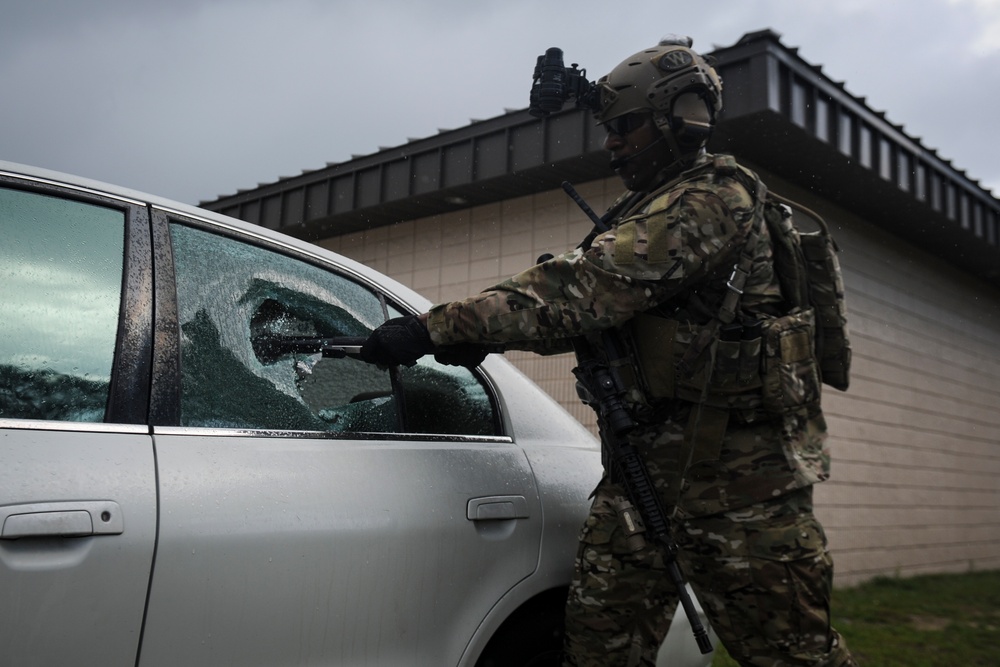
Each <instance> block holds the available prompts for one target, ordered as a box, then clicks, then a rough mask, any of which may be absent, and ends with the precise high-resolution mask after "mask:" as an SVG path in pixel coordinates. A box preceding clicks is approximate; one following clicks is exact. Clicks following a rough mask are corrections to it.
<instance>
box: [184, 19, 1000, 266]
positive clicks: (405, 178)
mask: <svg viewBox="0 0 1000 667" xmlns="http://www.w3.org/2000/svg"><path fill="white" fill-rule="evenodd" d="M711 55H712V56H713V57H714V58H715V59H716V67H717V69H718V71H719V73H720V75H721V76H722V79H723V81H724V82H725V90H726V97H725V104H726V107H725V110H724V111H723V113H722V115H721V117H720V119H719V122H718V125H717V127H716V131H715V134H714V136H713V138H712V142H711V144H710V149H711V150H713V151H718V152H731V153H734V154H735V155H737V156H740V157H742V158H744V159H746V160H748V161H751V162H753V163H756V164H759V165H761V166H763V167H765V168H766V169H767V170H769V171H771V172H773V173H775V174H777V175H778V176H780V177H782V178H784V179H786V180H788V181H790V182H792V183H795V184H796V185H799V186H801V187H803V188H806V189H809V190H811V191H812V192H814V193H816V194H817V195H818V196H822V197H825V198H827V199H830V200H832V201H835V202H837V203H838V204H839V205H840V206H842V207H844V208H846V209H848V210H850V211H851V212H852V213H855V214H856V215H858V216H860V217H862V218H864V219H866V220H869V221H871V222H873V223H875V224H877V225H879V226H880V227H882V228H883V229H885V230H886V231H888V232H890V233H892V234H894V235H897V236H899V237H901V238H903V239H905V240H907V241H909V242H911V243H913V244H915V245H917V246H918V247H921V248H924V249H926V250H928V251H929V252H932V253H933V254H935V255H938V256H940V257H942V258H943V259H945V260H946V261H949V262H951V263H953V264H956V265H957V266H959V267H960V268H962V269H964V270H966V271H970V272H971V273H973V274H974V275H976V276H978V277H980V278H983V279H984V280H987V281H989V282H992V283H993V284H995V285H1000V247H998V244H1000V239H998V236H1000V200H998V199H997V198H995V197H994V196H993V195H992V194H991V193H990V192H988V191H987V190H985V189H984V188H982V187H981V186H980V185H979V184H978V183H977V182H975V181H973V180H971V179H969V178H968V177H967V176H966V174H965V173H964V172H963V171H961V170H959V169H956V168H955V167H954V166H953V165H952V164H951V163H950V162H949V161H947V160H943V159H941V158H940V157H938V155H937V153H936V152H935V151H934V150H931V149H928V148H926V147H924V146H923V145H922V144H921V142H920V140H919V139H916V138H913V137H909V136H907V134H906V133H905V132H904V131H903V129H902V128H901V127H899V126H897V125H894V124H892V123H890V122H889V121H888V120H886V117H885V114H884V113H882V112H878V111H874V110H872V109H871V108H869V107H868V106H867V105H866V103H865V100H864V99H863V98H858V97H854V96H852V95H850V94H849V93H848V92H847V91H846V90H845V88H844V86H843V84H842V83H838V82H835V81H833V80H831V79H830V78H828V77H827V76H826V75H824V74H823V72H822V70H821V68H820V67H818V66H815V65H811V64H810V63H807V62H806V61H804V60H803V59H802V58H801V57H799V55H798V53H797V50H796V49H794V48H789V47H786V46H784V45H783V44H782V43H781V41H780V36H779V35H778V34H777V33H775V32H773V31H770V30H763V31H759V32H754V33H749V34H747V35H744V36H743V37H742V38H741V39H740V40H739V41H738V42H736V43H735V44H734V45H732V46H730V47H725V48H719V49H717V50H716V51H714V52H713V53H712V54H711ZM603 139H604V136H603V131H601V130H600V128H598V127H595V125H594V122H593V120H592V119H591V117H590V115H589V113H587V112H584V111H582V110H577V109H568V110H564V111H562V112H559V113H556V114H553V115H551V116H548V117H546V118H536V117H533V116H531V115H530V114H529V113H528V111H527V109H523V110H518V111H508V112H507V113H505V114H503V115H501V116H497V117H495V118H491V119H488V120H484V121H477V122H473V123H471V124H470V125H468V126H466V127H463V128H460V129H457V130H451V131H446V132H441V133H439V134H437V135H435V136H433V137H428V138H424V139H418V140H413V141H410V142H408V143H406V144H404V145H402V146H397V147H394V148H386V149H382V150H379V151H378V152H377V153H373V154H372V155H367V156H361V157H355V158H354V159H352V160H350V161H348V162H343V163H337V164H330V165H327V166H326V167H324V168H321V169H317V170H314V171H308V172H303V173H302V174H301V175H298V176H293V177H288V178H282V179H280V180H278V181H276V182H274V183H270V184H262V185H260V186H258V187H256V188H254V189H251V190H243V191H240V192H238V193H236V194H234V195H229V196H223V197H219V198H218V199H216V200H213V201H208V202H202V203H201V206H202V207H204V208H207V209H210V210H213V211H219V212H222V213H225V214H228V215H231V216H233V217H236V218H241V219H243V220H247V221H249V222H252V223H255V224H260V225H263V226H265V227H269V228H272V229H279V230H281V231H282V232H285V233H287V234H290V235H292V236H297V237H300V238H303V239H308V240H317V239H321V238H325V237H328V236H332V235H337V234H343V233H347V232H352V231H358V230H363V229H368V228H372V227H378V226H381V225H387V224H392V223H394V222H398V221H401V220H411V219H415V218H421V217H426V216H431V215H436V214H440V213H444V212H448V211H454V210H458V209H463V208H468V207H470V206H476V205H480V204H486V203H490V202H495V201H499V200H503V199H509V198H514V197H520V196H524V195H527V194H531V193H534V192H540V191H543V190H551V189H554V188H557V187H559V184H560V183H561V182H562V181H564V180H569V181H571V182H574V183H582V182H586V181H590V180H594V179H599V178H606V177H609V176H612V175H613V172H611V170H610V168H609V167H608V157H607V154H606V153H605V152H604V150H603V149H602V147H601V145H602V142H603Z"/></svg>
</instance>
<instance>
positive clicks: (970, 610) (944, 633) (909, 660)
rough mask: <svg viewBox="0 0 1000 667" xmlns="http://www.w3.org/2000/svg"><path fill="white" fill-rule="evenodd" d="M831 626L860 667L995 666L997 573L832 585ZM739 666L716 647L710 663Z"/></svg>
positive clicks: (999, 619) (999, 635)
mask: <svg viewBox="0 0 1000 667" xmlns="http://www.w3.org/2000/svg"><path fill="white" fill-rule="evenodd" d="M833 625H834V627H835V628H837V630H838V631H839V632H840V634H841V635H843V636H844V638H845V639H846V641H847V645H848V646H849V647H850V649H851V653H852V654H853V655H854V657H855V658H856V659H857V660H858V662H859V663H860V665H861V667H955V666H957V665H961V666H962V667H975V666H979V665H981V666H983V667H997V666H998V665H1000V571H997V572H972V573H968V574H954V575H953V574H949V575H929V576H922V577H913V578H905V579H903V578H892V579H890V578H878V579H874V580H873V581H871V582H869V583H866V584H864V585H861V586H858V587H856V588H844V589H837V590H835V591H834V594H833ZM736 664H737V663H736V662H735V661H734V660H733V659H732V658H730V657H729V655H728V654H726V651H725V649H723V648H721V647H720V648H719V649H718V650H717V651H716V655H715V659H714V661H713V662H712V667H734V666H735V665H736Z"/></svg>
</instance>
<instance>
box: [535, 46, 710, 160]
mask: <svg viewBox="0 0 1000 667" xmlns="http://www.w3.org/2000/svg"><path fill="white" fill-rule="evenodd" d="M691 44H692V41H691V38H690V37H677V36H670V37H665V38H664V39H662V40H660V43H659V44H657V45H656V46H654V47H652V48H648V49H644V50H643V51H640V52H638V53H636V54H634V55H632V56H630V57H628V58H626V59H625V60H623V61H622V62H621V63H620V64H619V65H618V66H617V67H615V68H614V69H613V70H611V72H609V73H608V74H606V75H605V76H603V77H601V78H600V79H598V80H597V82H593V83H592V82H590V81H588V80H587V71H586V70H584V69H579V67H578V66H577V65H576V64H575V63H574V64H573V65H572V66H571V67H565V66H564V65H563V58H562V51H561V50H559V49H557V48H551V49H548V50H547V51H546V52H545V53H544V54H543V55H540V56H538V61H537V63H536V64H535V73H534V80H533V82H532V85H531V96H530V105H529V111H530V112H531V114H532V115H534V116H539V117H544V116H548V115H549V114H551V113H554V112H556V111H559V110H560V109H562V107H563V105H564V104H565V103H566V102H567V101H568V100H569V99H570V98H573V99H574V102H575V106H576V107H577V108H584V109H590V111H591V112H592V113H593V114H594V118H595V119H596V120H597V122H599V123H606V122H608V121H610V120H613V119H615V118H618V117H620V116H624V115H625V114H629V113H635V112H646V113H650V114H652V116H653V120H654V121H655V123H656V125H657V127H658V128H659V129H660V131H661V132H662V133H663V135H664V136H665V137H666V138H667V140H668V141H671V142H672V143H674V142H676V143H675V149H676V150H677V152H678V153H679V154H680V155H684V154H687V153H691V152H694V151H697V150H699V149H701V148H703V147H704V146H705V144H706V143H707V142H708V138H709V136H711V133H712V129H713V127H714V126H715V122H716V119H717V117H718V115H719V112H720V111H722V80H721V79H720V78H719V75H718V73H717V72H716V71H715V68H714V67H712V65H711V63H710V62H709V61H708V59H706V58H704V57H703V56H701V55H699V54H698V53H697V52H695V51H694V50H692V49H691Z"/></svg>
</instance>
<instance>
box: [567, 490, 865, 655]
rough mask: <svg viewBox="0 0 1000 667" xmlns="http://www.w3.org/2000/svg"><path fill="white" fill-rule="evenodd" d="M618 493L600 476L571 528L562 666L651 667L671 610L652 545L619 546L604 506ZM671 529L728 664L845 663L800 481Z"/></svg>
mask: <svg viewBox="0 0 1000 667" xmlns="http://www.w3.org/2000/svg"><path fill="white" fill-rule="evenodd" d="M621 495H622V489H621V487H619V486H617V485H615V484H612V483H610V482H608V481H607V480H604V481H602V482H601V484H600V485H599V486H598V488H597V491H596V492H595V497H594V503H593V506H592V509H591V513H590V516H589V517H588V519H587V522H586V525H585V526H584V529H583V532H582V534H581V541H580V547H579V552H578V557H577V562H576V574H575V577H574V581H573V584H572V586H571V588H570V594H569V598H568V602H567V616H566V658H565V660H566V662H565V665H567V666H570V667H598V666H600V667H626V666H628V667H633V666H639V665H643V666H653V665H655V664H656V654H657V650H658V648H659V646H660V644H661V642H662V641H663V639H664V636H665V635H666V632H667V629H668V628H669V626H670V622H671V620H672V618H673V615H674V613H675V609H676V608H677V595H676V592H675V590H674V587H673V583H672V582H671V580H670V578H669V577H668V576H667V574H666V572H665V568H664V563H663V558H662V554H661V552H660V550H658V549H656V548H654V547H650V546H646V547H644V548H642V549H640V550H639V551H632V550H631V549H629V547H628V546H627V545H626V543H625V535H624V531H623V530H622V527H621V525H620V520H619V517H618V515H617V513H616V512H615V510H614V509H613V507H614V505H615V503H616V500H617V499H618V498H619V497H620V496H621ZM674 533H675V535H674V539H675V540H676V542H677V543H678V545H679V547H680V551H679V555H678V561H679V563H680V565H681V569H682V570H683V572H684V574H685V576H686V577H687V579H688V581H689V582H690V584H691V586H692V588H693V589H694V590H695V592H696V594H697V597H698V600H699V601H700V602H701V604H702V607H703V608H704V610H705V613H706V614H707V616H708V618H709V621H710V622H711V624H712V629H713V630H714V631H715V633H716V635H717V636H718V638H719V639H720V640H721V642H722V643H723V644H724V645H725V647H726V649H727V651H728V652H729V654H730V655H731V656H732V657H733V658H734V659H735V660H737V661H738V662H739V664H740V665H747V666H749V665H755V666H764V665H768V666H793V665H795V666H798V665H803V666H804V665H812V666H820V665H822V666H823V667H827V666H829V667H847V666H853V665H855V664H856V663H855V662H854V661H853V659H852V657H851V655H850V653H849V652H848V650H847V647H846V646H845V644H844V642H843V640H842V639H841V638H840V636H839V635H838V634H837V632H836V631H835V630H834V629H833V628H832V627H831V626H830V615H829V608H830V590H831V581H832V574H833V566H832V562H831V559H830V556H829V553H828V551H827V549H826V538H825V535H824V534H823V529H822V526H820V524H819V522H817V520H816V519H815V517H814V516H813V512H812V487H811V486H808V487H805V488H801V489H798V490H796V491H793V492H790V493H788V494H786V495H783V496H780V497H778V498H775V499H774V500H772V501H768V502H764V503H759V504H756V505H751V506H748V507H745V508H742V509H738V510H731V511H727V512H723V513H720V514H715V515H712V516H706V517H699V518H693V519H688V520H684V521H680V522H678V523H677V525H676V526H675V527H674ZM678 613H681V614H683V613H684V612H683V610H680V611H679V612H678ZM685 639H688V638H685ZM689 641H690V642H691V643H692V645H693V644H694V638H693V637H690V638H689Z"/></svg>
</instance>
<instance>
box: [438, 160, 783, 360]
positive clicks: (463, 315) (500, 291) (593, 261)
mask: <svg viewBox="0 0 1000 667" xmlns="http://www.w3.org/2000/svg"><path fill="white" fill-rule="evenodd" d="M753 214H754V199H753V194H752V192H751V191H750V188H749V184H748V183H746V181H745V179H744V178H741V172H738V171H737V170H736V168H735V163H734V162H733V161H732V158H729V157H728V156H719V157H713V156H704V157H703V158H702V159H700V160H699V161H698V163H697V164H696V165H695V166H694V167H693V168H692V169H690V170H688V171H687V172H685V173H683V174H681V175H680V176H679V177H677V178H676V179H674V180H673V181H671V182H669V183H667V184H665V185H664V186H662V187H660V188H659V189H658V190H656V191H655V192H654V193H652V194H651V195H649V196H647V197H645V198H644V199H643V200H642V201H640V202H638V203H637V204H636V205H635V206H633V207H632V208H631V209H629V210H626V211H625V212H624V213H623V214H622V215H621V216H620V217H619V219H618V220H616V221H613V222H612V229H611V230H610V231H608V232H605V233H603V234H601V235H599V236H598V237H596V238H595V239H594V241H593V242H592V243H591V245H590V247H589V248H585V249H581V248H577V249H575V250H572V251H570V252H566V253H564V254H561V255H559V256H557V257H553V258H551V259H549V260H548V261H545V262H542V263H541V264H538V265H536V266H533V267H531V268H528V269H526V270H525V271H523V272H521V273H519V274H518V275H516V276H513V277H512V278H509V279H508V280H506V281H504V282H502V283H500V284H498V285H495V286H493V287H491V288H489V289H487V290H486V291H484V292H482V293H481V294H479V295H476V296H473V297H470V298H468V299H465V300H462V301H455V302H452V303H446V304H441V305H438V306H435V307H434V308H433V309H431V311H430V315H429V319H428V329H429V330H430V334H431V339H432V340H433V341H434V342H435V343H436V344H438V345H448V344H452V343H458V342H480V343H503V344H505V345H506V346H507V347H508V348H512V349H514V348H516V349H533V350H537V348H539V347H540V346H539V345H538V343H539V342H543V341H548V342H552V341H558V340H561V339H562V340H564V339H569V338H572V337H576V336H580V335H586V334H588V333H590V332H594V331H599V330H603V329H608V328H611V327H621V326H623V325H625V324H626V323H627V322H628V321H629V320H630V319H631V318H633V317H634V316H635V315H637V314H639V313H647V312H651V311H656V312H659V313H662V314H664V315H665V316H668V317H670V318H672V319H677V320H683V321H692V322H697V323H704V322H706V321H707V320H709V319H710V318H711V316H712V315H713V314H714V311H713V308H715V307H716V305H717V303H718V302H719V301H720V300H721V298H722V295H723V293H724V292H725V289H726V287H725V283H726V279H727V278H728V276H729V272H730V270H731V269H732V266H733V263H734V261H735V259H736V257H737V256H738V255H739V253H740V251H741V250H742V248H743V245H744V243H745V241H746V240H747V237H748V235H749V233H750V230H751V225H752V222H753V217H754V215H753ZM780 300H781V295H780V290H779V288H778V285H777V282H776V280H775V278H774V275H773V270H772V267H771V263H770V244H769V242H768V239H767V236H766V233H764V234H760V235H759V236H758V239H757V248H756V250H755V261H754V270H753V271H752V273H751V276H750V279H749V280H748V281H747V284H746V285H745V287H744V295H743V298H742V308H743V310H744V311H745V312H746V313H748V314H753V313H756V312H758V311H767V310H768V309H769V304H775V303H777V302H780ZM541 347H542V348H544V347H545V346H544V345H542V346H541ZM552 349H555V350H558V351H566V350H567V349H569V348H568V347H565V346H562V347H560V346H558V345H556V346H554V348H552Z"/></svg>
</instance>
